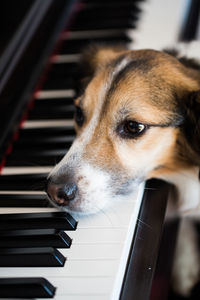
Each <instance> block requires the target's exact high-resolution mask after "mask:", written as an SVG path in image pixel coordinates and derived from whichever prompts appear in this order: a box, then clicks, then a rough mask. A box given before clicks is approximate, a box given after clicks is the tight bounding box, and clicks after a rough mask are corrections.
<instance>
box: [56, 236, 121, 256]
mask: <svg viewBox="0 0 200 300" xmlns="http://www.w3.org/2000/svg"><path fill="white" fill-rule="evenodd" d="M67 234H68V235H69V236H70V237H71V232H69V231H68V232H67ZM122 247H123V243H112V242H108V243H107V244H106V243H105V244H104V243H101V246H99V241H98V243H94V244H92V243H91V244H90V243H84V244H81V243H79V242H78V241H77V243H74V242H73V241H72V245H71V250H72V251H70V248H69V249H59V250H60V252H61V253H62V254H63V255H64V256H65V257H67V259H68V260H70V261H71V260H116V259H119V258H120V254H121V251H122Z"/></svg>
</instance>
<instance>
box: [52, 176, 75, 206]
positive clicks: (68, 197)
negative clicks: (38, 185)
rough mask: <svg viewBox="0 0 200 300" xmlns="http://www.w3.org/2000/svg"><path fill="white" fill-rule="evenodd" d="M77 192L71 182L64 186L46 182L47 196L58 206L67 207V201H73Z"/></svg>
mask: <svg viewBox="0 0 200 300" xmlns="http://www.w3.org/2000/svg"><path fill="white" fill-rule="evenodd" d="M77 191H78V187H77V185H76V184H75V183H73V182H68V183H65V184H55V183H53V182H51V180H48V183H47V194H48V195H49V197H50V198H51V199H52V200H53V201H55V202H56V203H57V204H58V205H67V204H68V202H69V201H72V200H74V198H75V196H76V194H77Z"/></svg>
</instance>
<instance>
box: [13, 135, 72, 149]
mask: <svg viewBox="0 0 200 300" xmlns="http://www.w3.org/2000/svg"><path fill="white" fill-rule="evenodd" d="M74 139H75V136H74V135H72V136H70V135H66V136H58V137H57V136H53V137H48V136H47V137H38V138H35V139H32V138H20V139H19V140H18V141H17V142H16V143H15V144H14V148H13V152H14V151H16V150H19V149H22V150H23V149H26V150H27V149H44V150H45V149H49V150H50V149H55V150H56V149H66V148H67V149H68V148H69V147H70V146H71V144H72V142H73V140H74Z"/></svg>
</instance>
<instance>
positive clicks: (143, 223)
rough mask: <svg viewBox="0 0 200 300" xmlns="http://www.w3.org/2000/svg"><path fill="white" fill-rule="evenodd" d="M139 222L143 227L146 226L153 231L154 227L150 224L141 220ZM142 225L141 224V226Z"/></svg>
mask: <svg viewBox="0 0 200 300" xmlns="http://www.w3.org/2000/svg"><path fill="white" fill-rule="evenodd" d="M137 221H138V222H140V223H141V224H142V225H145V226H146V227H148V228H149V229H152V226H150V225H149V224H147V223H145V222H144V221H142V220H140V219H139V218H137ZM139 225H140V224H139Z"/></svg>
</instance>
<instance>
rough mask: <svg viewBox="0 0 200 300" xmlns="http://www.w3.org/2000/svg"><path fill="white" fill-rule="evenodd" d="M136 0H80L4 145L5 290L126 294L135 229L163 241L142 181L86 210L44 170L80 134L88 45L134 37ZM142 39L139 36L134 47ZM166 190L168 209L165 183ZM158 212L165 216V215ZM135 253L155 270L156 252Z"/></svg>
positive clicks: (1, 289) (1, 251) (0, 236)
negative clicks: (56, 191)
mask: <svg viewBox="0 0 200 300" xmlns="http://www.w3.org/2000/svg"><path fill="white" fill-rule="evenodd" d="M149 2H153V1H149ZM154 2H155V1H154ZM177 2H178V3H179V4H178V5H180V1H176V3H177ZM138 3H140V2H139V1H128V0H127V1H115V3H114V2H113V3H109V2H108V3H107V2H106V1H101V2H100V1H96V0H95V1H93V2H91V1H89V0H83V1H82V3H81V5H80V8H81V9H80V13H79V16H78V17H77V19H75V20H74V21H73V23H72V25H71V28H70V31H67V32H64V33H62V35H61V39H62V44H61V46H60V49H59V53H56V55H53V56H52V57H51V59H50V62H51V71H50V72H49V74H48V77H47V80H46V81H44V84H43V86H42V90H39V91H38V90H37V91H36V92H35V93H34V106H33V109H32V110H30V113H29V116H28V119H27V120H26V121H25V122H24V123H23V126H22V127H21V128H20V130H19V132H18V135H19V138H18V139H17V140H16V141H15V143H14V145H13V149H12V151H8V152H10V153H8V155H7V157H6V164H5V166H4V168H3V169H2V173H1V176H0V206H1V208H0V213H1V215H2V216H0V224H1V225H2V227H1V231H0V267H1V270H0V298H8V297H9V298H13V299H14V298H37V299H42V298H51V297H54V299H56V300H65V299H69V300H84V299H87V300H89V299H92V300H111V299H112V300H116V299H121V300H129V299H131V298H129V297H131V295H132V293H131V292H130V293H129V294H127V293H128V292H127V291H129V290H128V289H127V287H129V286H130V283H127V282H125V281H124V279H125V277H126V272H127V269H128V263H127V262H128V261H129V259H130V256H131V255H130V253H131V252H130V249H131V247H132V246H133V245H134V243H133V236H135V237H136V236H137V232H139V233H138V238H137V239H136V240H140V239H141V241H140V242H141V243H142V245H143V247H145V246H146V247H147V248H146V250H147V249H149V248H152V244H153V245H154V246H155V247H154V250H156V249H158V245H159V237H160V233H161V229H157V230H158V231H157V232H155V231H154V227H156V226H154V227H151V226H153V225H151V223H150V221H149V222H148V223H146V221H145V220H146V219H145V218H144V219H143V218H142V217H141V203H142V199H143V201H144V200H145V199H144V198H145V197H143V194H144V185H141V186H140V187H139V189H138V192H137V193H136V195H135V198H134V199H133V200H132V201H131V202H130V201H127V202H123V203H122V202H119V203H116V204H115V205H113V206H112V207H110V208H108V209H107V210H105V211H101V212H99V214H97V215H91V216H87V217H80V216H70V215H68V214H64V212H60V211H59V210H58V209H57V208H54V207H52V206H51V205H50V203H49V202H48V200H47V197H46V195H45V193H44V192H43V187H44V181H45V179H46V176H47V174H48V172H49V171H50V170H51V168H52V167H53V166H54V165H55V164H56V163H57V162H58V161H59V160H60V159H61V158H62V157H63V156H64V155H65V153H66V152H67V149H69V147H70V145H71V143H72V142H73V139H74V137H75V132H74V129H73V121H72V117H73V98H74V96H75V81H74V76H75V75H76V71H77V62H78V61H79V58H80V52H81V49H82V47H83V46H85V45H86V44H87V43H90V42H91V41H92V42H111V43H115V42H120V43H123V44H126V45H127V44H128V45H129V46H130V47H132V44H131V42H132V36H131V35H133V36H134V34H135V29H134V28H135V27H136V21H137V19H138V14H139V12H140V8H139V5H138ZM111 4H112V5H114V6H115V9H113V6H112V5H111ZM173 5H175V3H174V1H173ZM178 5H177V7H178ZM154 6H155V4H154ZM102 20H103V21H102ZM147 27H148V26H147ZM147 27H146V28H147ZM127 29H128V30H127ZM148 34H149V33H148ZM130 36H131V38H130ZM149 36H150V34H149ZM136 37H137V35H136ZM151 39H152V36H151ZM156 39H157V40H158V38H157V37H156ZM141 44H142V43H139V42H138V43H137V41H136V43H135V45H134V46H133V48H137V47H138V45H139V47H140V46H141ZM148 47H149V45H148ZM156 47H157V46H156ZM155 190H157V185H156V189H155ZM164 190H165V192H166V188H164ZM145 193H146V191H145ZM163 198H164V199H163V203H164V204H162V209H163V213H164V211H165V205H166V199H167V193H165V196H163ZM160 202H161V200H160V201H159V202H158V203H160ZM151 203H152V202H151ZM158 207H159V205H158ZM149 210H150V209H149ZM139 212H140V214H139ZM154 213H155V212H154ZM27 216H28V218H27ZM76 219H77V221H78V224H77V223H76ZM159 222H160V223H159V224H160V225H161V224H162V218H160V221H159ZM136 223H137V227H136ZM153 224H154V223H153ZM154 225H155V224H154ZM141 228H142V229H141ZM137 230H138V231H137ZM140 230H146V231H147V233H148V235H149V237H150V238H151V239H152V240H151V241H150V240H149V239H148V238H147V240H146V241H144V240H143V239H142V238H141V236H140V234H141V231H140ZM145 243H146V244H145ZM151 243H152V244H151ZM135 251H136V250H135ZM136 252H137V251H136ZM147 252H148V251H147ZM141 257H143V256H142V255H141ZM138 262H140V263H141V265H142V266H143V269H142V270H141V273H142V274H143V271H144V270H145V272H146V273H147V274H150V275H148V276H147V275H145V276H147V277H148V282H149V283H151V280H152V276H153V271H154V265H153V263H152V261H151V260H150V262H151V263H152V264H151V263H149V261H145V259H144V260H143V261H141V259H138ZM134 265H135V266H137V263H135V264H134ZM140 267H141V266H140ZM139 269H140V268H139ZM139 269H137V271H138V270H139ZM132 271H133V272H134V271H136V267H135V270H134V268H133V270H132ZM138 278H140V276H139V275H138ZM138 278H133V281H132V283H131V284H132V285H133V286H134V284H135V287H136V284H137V287H140V288H137V289H135V290H134V293H135V294H134V295H135V297H137V300H140V299H148V296H149V294H150V286H151V284H150V285H149V287H148V290H147V292H146V293H143V296H141V290H142V288H141V287H143V286H144V282H140V283H139V282H138ZM145 278H146V277H145ZM140 279H141V278H140ZM141 281H142V280H141ZM137 293H138V294H137ZM137 295H138V296H137ZM135 299H136V298H135Z"/></svg>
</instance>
